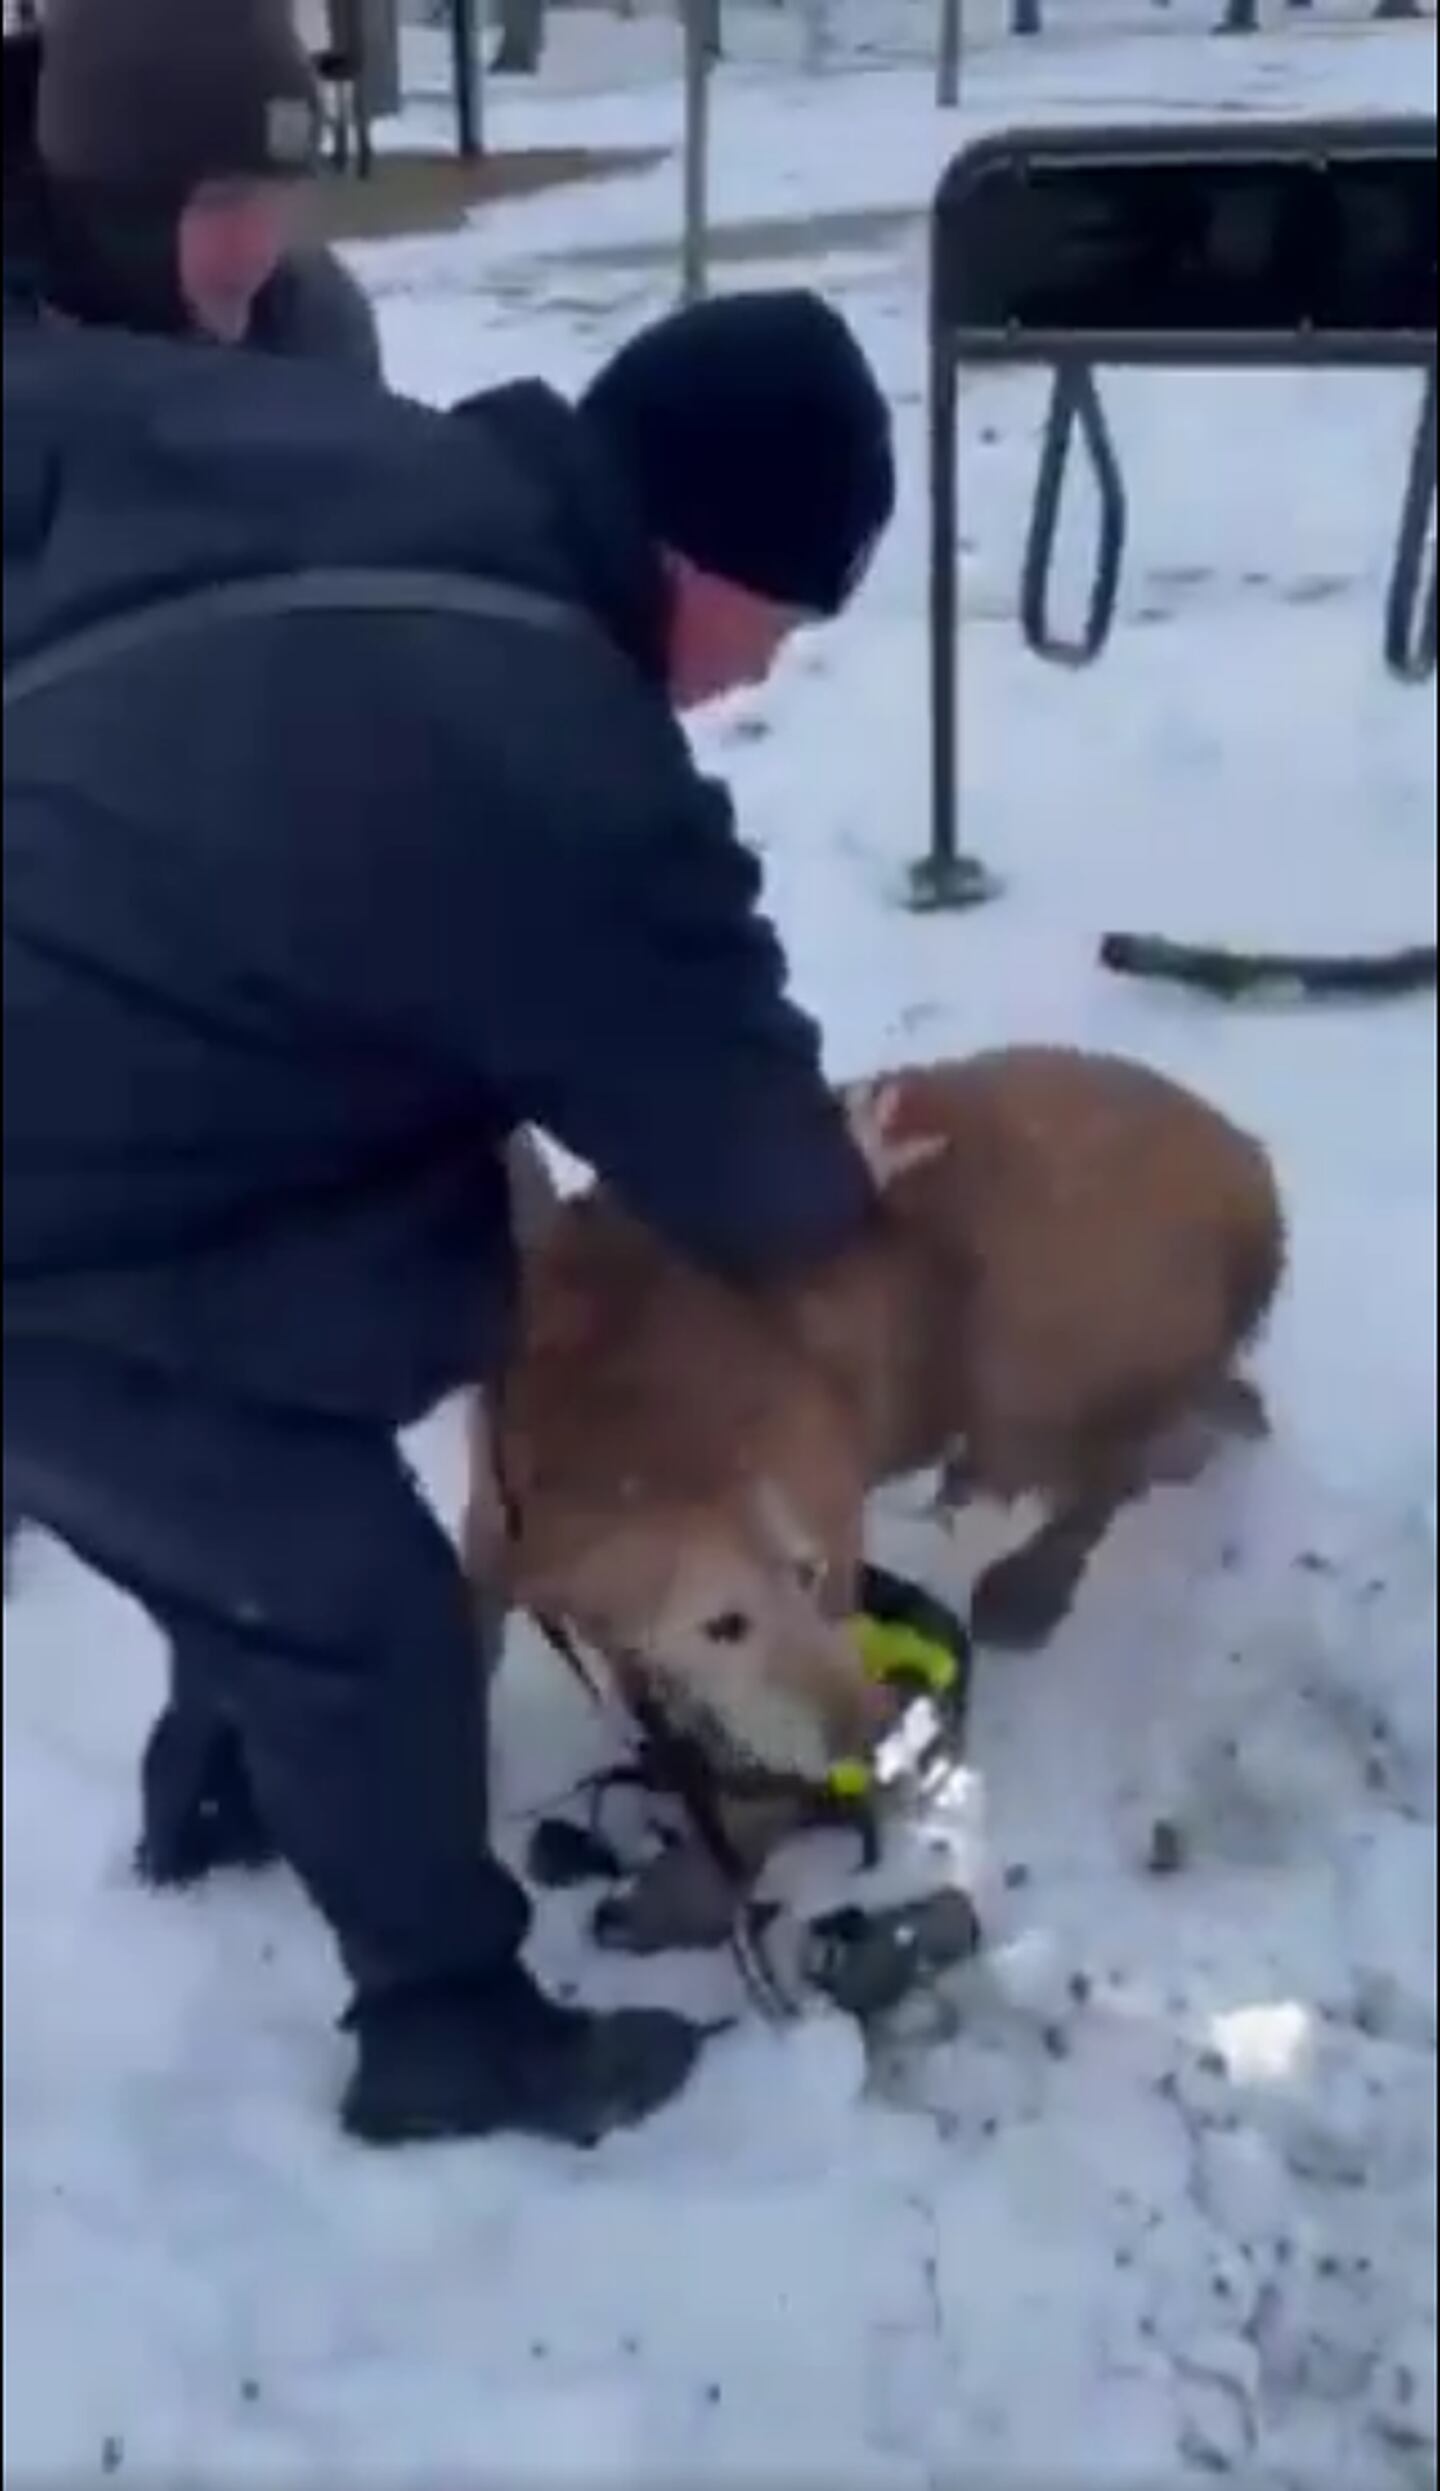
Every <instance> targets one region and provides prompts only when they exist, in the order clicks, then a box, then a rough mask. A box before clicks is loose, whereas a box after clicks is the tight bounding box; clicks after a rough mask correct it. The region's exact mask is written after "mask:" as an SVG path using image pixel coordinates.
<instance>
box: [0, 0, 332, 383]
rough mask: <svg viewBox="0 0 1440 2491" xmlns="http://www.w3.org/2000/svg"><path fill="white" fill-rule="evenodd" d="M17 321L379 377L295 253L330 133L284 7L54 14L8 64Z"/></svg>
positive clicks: (65, 2)
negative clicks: (243, 349) (138, 333)
mask: <svg viewBox="0 0 1440 2491" xmlns="http://www.w3.org/2000/svg"><path fill="white" fill-rule="evenodd" d="M4 80H5V84H4V119H5V146H4V184H5V242H4V268H5V306H6V312H7V315H10V316H13V315H15V314H17V313H19V312H21V311H23V310H24V309H25V308H27V307H28V308H29V309H30V310H32V311H37V312H38V311H47V310H48V311H51V312H58V313H62V314H65V315H67V316H68V317H70V318H71V319H76V320H80V321H84V322H88V323H102V322H103V323H105V324H107V325H108V324H117V325H119V326H121V327H124V328H130V329H141V330H153V331H156V332H159V333H163V334H184V333H185V332H187V331H188V332H191V333H194V334H198V335H200V336H204V337H209V338H213V339H217V340H220V341H222V342H224V343H225V344H228V345H250V346H258V347H261V348H263V349H264V350H265V351H267V352H269V353H272V354H279V355H303V356H315V357H321V358H324V359H325V360H327V361H332V362H337V363H341V364H344V365H345V366H346V367H347V368H348V369H350V370H351V371H354V372H356V373H360V374H365V375H366V376H368V377H369V378H371V379H375V380H378V379H379V377H380V347H379V340H378V336H377V332H376V326H375V320H374V315H373V313H372V311H371V308H370V305H369V302H368V300H367V298H366V296H365V294H364V292H363V291H362V289H361V288H360V286H359V285H357V284H356V282H355V280H354V278H353V277H351V276H350V275H349V273H348V271H347V270H346V269H345V268H344V267H342V265H341V263H340V261H339V260H338V259H337V258H336V257H335V255H334V253H333V252H331V251H327V250H324V249H321V248H317V247H315V246H312V245H307V244H306V242H305V241H304V239H303V226H304V219H305V185H306V182H307V180H308V178H309V177H310V175H311V174H312V173H313V172H314V171H315V169H316V167H317V164H318V161H319V152H320V140H321V128H322V115H321V102H320V94H319V89H318V86H317V83H316V79H315V75H314V72H313V70H312V68H311V64H310V60H309V56H308V54H307V53H306V50H305V47H304V45H303V44H302V43H301V41H300V39H299V36H298V34H297V32H296V30H295V25H294V20H293V17H292V15H291V10H290V6H289V0H224V4H223V6H217V5H215V4H214V0H48V5H47V7H46V10H45V16H44V20H43V24H42V26H41V27H40V28H39V29H36V30H27V31H24V32H21V33H16V34H12V35H7V36H6V39H5V57H4Z"/></svg>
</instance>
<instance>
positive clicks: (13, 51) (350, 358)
mask: <svg viewBox="0 0 1440 2491" xmlns="http://www.w3.org/2000/svg"><path fill="white" fill-rule="evenodd" d="M43 51H44V38H43V36H42V35H41V34H39V33H35V32H29V31H27V32H24V33H18V34H10V35H7V36H6V37H5V43H4V87H3V94H4V153H3V157H0V172H3V178H4V220H5V221H4V282H5V310H6V317H7V322H8V321H10V320H13V319H16V318H19V317H21V316H22V315H23V314H24V313H26V312H29V313H32V314H38V313H41V312H43V311H45V310H46V309H52V310H61V311H66V310H73V311H75V312H77V313H78V314H79V316H81V317H83V318H85V319H86V320H90V319H93V318H94V317H96V313H97V302H98V300H99V299H101V298H102V297H103V298H104V299H105V305H106V316H107V317H108V318H111V319H122V318H124V316H125V307H126V296H127V292H128V288H127V286H126V284H125V282H124V278H125V276H126V274H128V273H129V272H127V271H126V270H124V269H123V268H122V267H116V268H113V269H109V270H99V269H97V268H96V267H95V266H94V264H93V260H94V250H93V244H91V245H89V246H88V247H87V248H86V249H85V250H84V251H82V252H79V253H78V254H77V250H76V247H75V245H76V237H75V235H74V232H73V230H72V224H71V221H70V220H68V219H67V217H66V214H65V211H64V202H63V196H62V195H61V194H57V193H56V192H55V190H54V189H53V188H52V186H51V185H50V184H49V183H48V182H47V180H46V178H45V173H44V168H43V166H42V165H41V162H40V158H39V155H38V152H37V149H36V144H35V109H36V100H37V95H38V89H39V81H40V68H41V62H42V58H43ZM145 273H146V274H147V275H153V272H150V271H146V272H145ZM104 279H108V280H109V281H110V282H109V283H108V284H105V283H103V282H101V281H102V280H104ZM172 287H173V279H172V280H171V285H170V286H167V287H163V288H162V289H161V291H162V292H167V293H168V292H169V291H170V290H171V288H172ZM130 316H131V322H132V325H134V326H135V327H137V328H150V327H153V326H157V325H160V323H159V322H157V321H152V320H151V319H150V318H148V317H146V316H145V315H144V313H143V311H141V312H139V313H138V314H137V313H136V312H135V310H134V309H133V307H132V310H131V315H130ZM248 343H249V344H250V345H251V346H253V347H258V348H259V349H260V350H261V351H262V352H264V353H267V354H278V355H296V356H306V357H313V358H315V359H317V360H319V361H323V362H329V363H339V364H343V365H344V366H345V367H346V368H347V369H348V370H350V371H352V372H355V373H363V374H365V375H366V376H367V377H368V378H370V379H373V380H378V379H379V377H380V369H381V366H380V342H379V336H378V333H377V330H376V326H375V315H374V313H373V311H372V310H371V308H370V303H369V300H368V297H367V296H366V294H365V292H364V290H363V288H362V287H361V286H359V285H357V283H356V281H355V279H354V278H353V277H352V276H351V275H350V273H349V271H348V269H346V268H345V267H344V266H343V265H342V263H341V262H340V260H338V259H337V258H336V256H335V254H334V252H333V251H329V250H325V249H323V248H313V249H308V250H296V251H293V252H291V253H290V254H289V256H288V257H287V258H286V259H285V260H283V261H282V263H281V265H280V267H279V268H278V269H277V270H276V272H275V275H274V276H273V277H272V278H271V279H270V282H269V284H268V285H266V286H263V287H262V288H261V291H260V293H259V294H258V295H257V297H256V300H255V307H254V312H253V315H252V320H251V329H250V336H249V340H248Z"/></svg>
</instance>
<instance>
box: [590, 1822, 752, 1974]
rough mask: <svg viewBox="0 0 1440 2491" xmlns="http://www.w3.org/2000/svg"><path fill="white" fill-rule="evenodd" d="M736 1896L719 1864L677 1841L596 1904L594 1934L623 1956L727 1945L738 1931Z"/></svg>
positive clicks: (593, 1918) (660, 1953) (592, 1933)
mask: <svg viewBox="0 0 1440 2491" xmlns="http://www.w3.org/2000/svg"><path fill="white" fill-rule="evenodd" d="M735 1901H736V1898H735V1892H734V1889H733V1887H732V1886H730V1885H729V1884H728V1883H727V1881H726V1879H725V1878H724V1877H723V1876H722V1874H721V1872H720V1870H719V1869H718V1868H717V1867H716V1866H715V1864H714V1862H713V1861H711V1860H710V1859H708V1858H707V1857H706V1854H705V1853H704V1852H703V1851H701V1850H698V1849H695V1848H692V1847H691V1846H689V1845H687V1844H683V1843H677V1844H676V1845H675V1847H674V1848H673V1849H672V1850H669V1851H662V1852H661V1853H660V1855H659V1857H658V1859H654V1860H651V1861H650V1863H649V1865H648V1866H647V1867H645V1868H642V1869H641V1870H640V1871H639V1873H638V1875H636V1876H634V1877H632V1878H631V1880H630V1883H629V1884H628V1885H627V1886H626V1887H625V1888H624V1889H623V1891H622V1892H621V1893H619V1894H607V1895H606V1896H605V1898H604V1900H603V1901H602V1902H600V1903H597V1905H596V1907H595V1911H594V1915H593V1917H592V1919H591V1923H590V1930H591V1935H592V1936H593V1938H594V1940H595V1943H596V1945H597V1946H603V1947H604V1948H605V1949H606V1950H607V1952H609V1953H612V1954H619V1955H664V1954H669V1953H671V1952H673V1951H675V1950H676V1949H679V1948H710V1947H714V1946H723V1945H725V1944H726V1942H727V1940H728V1939H729V1938H730V1936H731V1935H732V1933H733V1931H734V1927H735Z"/></svg>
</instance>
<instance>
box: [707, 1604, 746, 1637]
mask: <svg viewBox="0 0 1440 2491" xmlns="http://www.w3.org/2000/svg"><path fill="white" fill-rule="evenodd" d="M703 1632H704V1634H705V1637H706V1639H707V1641H708V1642H710V1643H743V1642H744V1641H745V1638H746V1636H747V1635H748V1634H749V1632H750V1620H749V1618H748V1617H747V1616H746V1615H745V1612H744V1610H743V1609H721V1610H720V1612H719V1614H718V1615H717V1616H715V1617H707V1619H706V1620H705V1625H704V1628H703Z"/></svg>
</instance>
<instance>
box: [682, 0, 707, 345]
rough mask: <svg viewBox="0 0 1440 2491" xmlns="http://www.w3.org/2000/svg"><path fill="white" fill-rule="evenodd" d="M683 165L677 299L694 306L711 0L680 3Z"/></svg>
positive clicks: (700, 265)
mask: <svg viewBox="0 0 1440 2491" xmlns="http://www.w3.org/2000/svg"><path fill="white" fill-rule="evenodd" d="M684 9H685V29H684V31H685V162H684V197H683V203H682V208H681V226H680V299H681V301H682V302H683V303H698V302H699V300H700V298H701V296H702V295H703V294H704V293H705V291H706V286H707V279H708V273H709V272H708V266H707V262H708V258H709V253H708V249H707V244H708V240H709V234H708V225H709V197H710V65H711V61H712V58H713V51H712V43H713V37H714V31H715V21H714V12H713V0H684Z"/></svg>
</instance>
